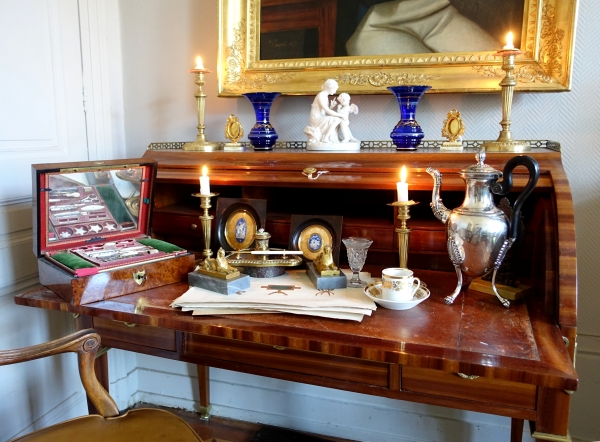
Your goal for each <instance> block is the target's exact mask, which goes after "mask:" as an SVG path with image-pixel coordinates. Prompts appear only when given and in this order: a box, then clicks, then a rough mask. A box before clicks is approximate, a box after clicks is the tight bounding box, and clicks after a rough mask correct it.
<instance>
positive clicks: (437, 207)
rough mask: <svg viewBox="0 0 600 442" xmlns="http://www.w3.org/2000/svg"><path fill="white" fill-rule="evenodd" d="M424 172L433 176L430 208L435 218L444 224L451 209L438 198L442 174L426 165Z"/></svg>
mask: <svg viewBox="0 0 600 442" xmlns="http://www.w3.org/2000/svg"><path fill="white" fill-rule="evenodd" d="M426 172H427V173H428V174H429V175H431V177H432V178H433V192H432V193H431V203H430V205H431V210H433V214H434V215H435V217H436V218H437V219H439V220H440V221H441V222H443V223H444V224H446V222H447V221H448V217H449V216H450V213H451V212H452V211H451V210H448V209H447V208H446V206H444V203H442V199H441V198H440V188H441V187H442V174H441V173H440V171H439V170H437V169H434V168H433V167H428V168H427V170H426Z"/></svg>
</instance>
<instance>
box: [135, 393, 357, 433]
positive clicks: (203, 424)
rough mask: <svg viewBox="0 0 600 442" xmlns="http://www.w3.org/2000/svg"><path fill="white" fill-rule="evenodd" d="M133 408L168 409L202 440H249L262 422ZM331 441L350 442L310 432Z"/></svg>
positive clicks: (137, 406) (178, 410) (185, 412)
mask: <svg viewBox="0 0 600 442" xmlns="http://www.w3.org/2000/svg"><path fill="white" fill-rule="evenodd" d="M133 408H160V409H162V410H168V411H170V412H172V413H174V414H176V415H177V416H179V417H180V418H182V419H183V420H185V421H186V422H187V423H188V424H189V425H190V426H191V427H192V428H193V429H194V431H195V432H196V433H197V434H198V436H200V437H201V438H202V440H203V441H204V442H250V441H251V440H252V437H253V436H254V435H255V434H256V432H257V431H258V430H259V429H260V428H262V427H263V425H262V424H257V423H252V422H243V421H237V420H233V419H225V418H221V417H216V416H213V417H211V418H210V419H209V420H208V421H205V420H202V419H200V418H199V417H198V414H197V413H194V412H192V411H186V410H181V409H178V408H169V407H159V406H157V405H152V404H146V403H139V404H137V405H136V406H135V407H133ZM312 436H316V437H320V438H322V439H324V440H327V441H332V442H352V441H350V440H348V439H338V438H334V437H327V436H321V435H317V434H312Z"/></svg>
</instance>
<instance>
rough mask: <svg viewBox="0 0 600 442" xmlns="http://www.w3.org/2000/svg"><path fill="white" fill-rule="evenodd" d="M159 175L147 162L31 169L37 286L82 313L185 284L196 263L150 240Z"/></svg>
mask: <svg viewBox="0 0 600 442" xmlns="http://www.w3.org/2000/svg"><path fill="white" fill-rule="evenodd" d="M156 169H157V164H156V162H155V161H153V160H148V159H128V160H111V161H95V162H83V163H62V164H34V165H33V166H32V173H33V205H34V209H33V226H34V229H33V230H34V238H35V240H34V252H35V254H36V256H38V269H39V273H40V282H41V283H42V284H43V285H45V286H46V287H48V288H49V289H51V290H52V291H53V292H55V293H56V294H57V295H59V296H60V297H62V298H63V299H65V300H66V301H69V302H71V304H73V305H80V304H88V303H91V302H96V301H101V300H103V299H110V298H115V297H117V296H121V295H124V294H127V293H134V292H139V291H142V290H147V289H150V288H155V287H160V286H162V285H166V284H171V283H174V282H178V281H184V280H186V279H187V275H188V273H189V272H191V271H192V270H193V269H194V267H195V259H194V255H193V254H192V253H189V252H188V251H186V250H183V249H181V248H179V247H177V246H175V245H173V244H169V243H165V242H162V241H158V240H154V239H152V238H150V236H149V232H150V226H151V217H152V194H153V189H154V182H155V178H156Z"/></svg>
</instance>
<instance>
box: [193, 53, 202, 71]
mask: <svg viewBox="0 0 600 442" xmlns="http://www.w3.org/2000/svg"><path fill="white" fill-rule="evenodd" d="M194 69H204V66H203V65H202V57H200V56H199V55H198V56H197V57H196V67H195V68H194Z"/></svg>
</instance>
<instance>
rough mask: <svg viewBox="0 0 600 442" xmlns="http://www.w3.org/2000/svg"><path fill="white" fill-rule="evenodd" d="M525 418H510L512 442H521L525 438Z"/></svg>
mask: <svg viewBox="0 0 600 442" xmlns="http://www.w3.org/2000/svg"><path fill="white" fill-rule="evenodd" d="M523 423H524V420H523V419H516V418H514V417H513V418H512V419H511V420H510V442H521V441H522V440H523Z"/></svg>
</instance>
